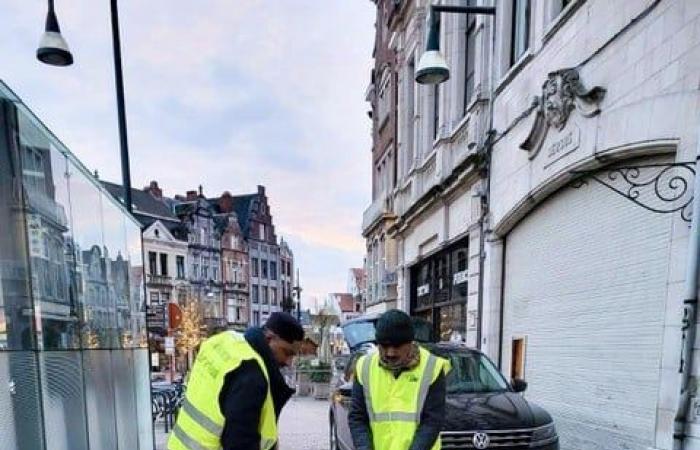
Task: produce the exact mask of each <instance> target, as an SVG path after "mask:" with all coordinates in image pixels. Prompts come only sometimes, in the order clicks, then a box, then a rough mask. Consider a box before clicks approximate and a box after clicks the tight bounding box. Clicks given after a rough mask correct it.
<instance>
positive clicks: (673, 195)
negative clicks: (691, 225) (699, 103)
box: [570, 161, 695, 222]
mask: <svg viewBox="0 0 700 450" xmlns="http://www.w3.org/2000/svg"><path fill="white" fill-rule="evenodd" d="M570 173H571V174H572V175H575V176H577V178H576V179H575V180H574V181H573V182H572V183H571V187H573V188H575V189H579V188H581V187H582V186H585V185H587V184H588V181H589V180H593V181H595V182H597V183H599V184H601V185H602V186H604V187H606V188H608V189H610V190H611V191H613V192H615V193H616V194H618V195H620V196H622V197H624V198H626V199H627V200H630V201H631V202H633V203H635V204H636V205H638V206H641V207H642V208H644V209H647V210H649V211H652V212H655V213H660V214H669V213H675V212H678V211H680V212H681V218H682V219H683V220H684V221H686V222H690V220H691V215H692V204H693V180H694V178H695V161H689V162H674V163H667V164H644V165H636V166H623V167H620V166H615V167H612V168H603V169H596V170H573V171H571V172H570Z"/></svg>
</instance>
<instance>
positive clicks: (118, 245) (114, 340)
mask: <svg viewBox="0 0 700 450" xmlns="http://www.w3.org/2000/svg"><path fill="white" fill-rule="evenodd" d="M101 198H102V227H103V230H104V233H103V238H104V253H103V258H104V265H105V271H106V280H107V296H108V304H109V305H110V311H109V325H110V327H111V329H109V330H108V335H109V342H110V344H109V345H110V347H111V348H122V347H125V346H126V347H130V346H131V342H132V335H131V333H130V332H129V324H130V322H131V318H130V311H129V262H128V260H127V257H126V229H125V222H124V221H125V217H124V214H123V213H122V211H121V210H120V209H119V207H118V206H117V204H116V202H115V201H114V200H113V198H112V196H110V195H109V194H107V193H102V194H101Z"/></svg>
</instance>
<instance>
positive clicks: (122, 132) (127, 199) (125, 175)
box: [111, 0, 132, 212]
mask: <svg viewBox="0 0 700 450" xmlns="http://www.w3.org/2000/svg"><path fill="white" fill-rule="evenodd" d="M111 10H112V48H113V51H114V82H115V87H116V90H117V115H118V118H119V147H120V150H121V162H122V185H123V186H124V205H125V206H126V209H127V210H128V211H129V212H131V211H132V209H131V172H130V170H129V143H128V139H127V135H126V112H125V108H124V79H123V76H122V52H121V42H120V40H119V11H118V8H117V0H111Z"/></svg>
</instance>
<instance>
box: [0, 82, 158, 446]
mask: <svg viewBox="0 0 700 450" xmlns="http://www.w3.org/2000/svg"><path fill="white" fill-rule="evenodd" d="M0 230H2V233H0V411H2V413H1V414H0V436H2V439H0V450H15V449H22V450H25V449H26V450H33V449H71V450H79V449H100V450H102V449H152V448H153V436H152V434H153V433H152V425H151V418H150V387H149V375H148V349H147V341H146V338H147V335H146V317H145V302H144V285H143V281H144V280H143V256H142V246H141V228H140V226H139V224H138V222H136V221H135V219H133V218H132V217H131V216H130V215H129V214H128V213H127V212H126V210H125V208H123V206H122V205H120V204H118V203H117V202H116V201H115V200H113V198H112V197H111V196H110V195H109V194H108V193H107V192H106V191H104V189H103V188H102V187H101V185H100V184H99V182H98V181H97V180H96V179H95V178H94V177H92V176H91V175H90V173H89V172H88V171H87V170H86V169H85V168H84V167H83V166H82V164H81V163H80V162H79V161H78V160H77V159H76V158H75V157H74V156H73V155H72V154H71V153H70V151H69V150H68V149H67V148H65V147H64V146H63V144H61V142H60V141H58V139H56V137H55V136H54V135H53V134H52V133H51V132H50V131H49V130H48V129H47V128H46V127H45V126H44V125H43V124H42V123H41V122H40V121H39V120H38V119H37V118H36V117H35V116H34V115H33V114H32V113H31V112H30V111H29V110H28V109H27V108H26V107H25V106H24V105H23V104H22V103H21V101H20V100H19V99H18V98H17V97H16V96H15V95H14V94H13V93H12V92H11V91H10V90H9V89H8V88H7V87H6V86H5V85H3V84H2V83H0Z"/></svg>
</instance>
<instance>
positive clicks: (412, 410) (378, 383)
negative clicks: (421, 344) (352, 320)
mask: <svg viewBox="0 0 700 450" xmlns="http://www.w3.org/2000/svg"><path fill="white" fill-rule="evenodd" d="M449 370H450V363H449V362H448V361H447V360H445V359H442V358H439V357H437V356H435V355H433V354H431V353H430V352H429V351H427V350H425V349H424V348H421V349H420V363H419V364H418V366H417V367H415V368H413V369H412V370H408V371H405V372H402V373H401V374H400V375H399V377H398V378H394V374H393V373H391V371H389V370H386V369H384V368H382V367H381V366H380V365H379V354H378V353H373V354H370V355H366V356H363V357H362V358H360V359H359V360H358V362H357V366H356V372H357V373H356V379H357V381H358V382H359V383H360V384H361V385H362V388H363V391H364V394H365V402H366V408H367V414H368V416H369V423H370V428H371V429H372V440H373V443H374V448H376V449H381V450H407V449H408V448H409V447H410V446H411V442H412V441H413V437H414V435H415V434H416V430H417V429H418V424H419V423H420V417H421V413H422V411H423V405H424V404H425V399H426V397H427V395H428V389H430V385H431V384H433V383H434V382H435V380H436V379H437V377H438V376H439V375H440V373H441V372H444V373H447V372H448V371H449ZM432 450H440V438H438V439H437V441H436V442H435V445H433V447H432Z"/></svg>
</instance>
